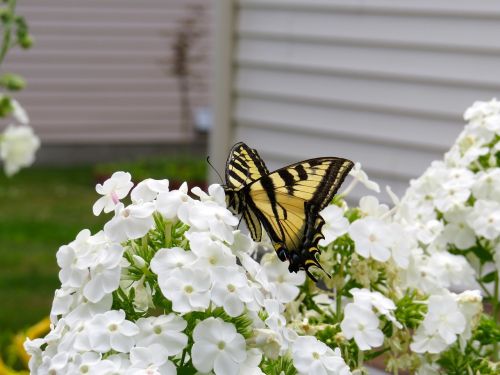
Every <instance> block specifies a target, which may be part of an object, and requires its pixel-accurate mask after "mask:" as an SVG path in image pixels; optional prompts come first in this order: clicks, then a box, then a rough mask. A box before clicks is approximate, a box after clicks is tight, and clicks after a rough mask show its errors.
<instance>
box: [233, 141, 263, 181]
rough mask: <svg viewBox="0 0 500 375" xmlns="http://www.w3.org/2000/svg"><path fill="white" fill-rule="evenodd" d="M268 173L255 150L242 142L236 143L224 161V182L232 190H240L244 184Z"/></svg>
mask: <svg viewBox="0 0 500 375" xmlns="http://www.w3.org/2000/svg"><path fill="white" fill-rule="evenodd" d="M267 174H269V171H268V170H267V167H266V165H265V164H264V161H263V160H262V159H261V157H260V156H259V153H258V152H257V150H255V149H253V148H250V147H248V146H247V145H246V144H244V143H243V142H239V143H236V144H235V145H234V146H233V148H232V149H231V151H230V152H229V156H228V158H227V162H226V184H227V186H228V187H229V188H230V189H232V190H240V189H241V188H243V187H245V186H246V185H248V184H250V183H252V182H254V181H256V180H258V179H259V178H261V177H262V176H265V175H267Z"/></svg>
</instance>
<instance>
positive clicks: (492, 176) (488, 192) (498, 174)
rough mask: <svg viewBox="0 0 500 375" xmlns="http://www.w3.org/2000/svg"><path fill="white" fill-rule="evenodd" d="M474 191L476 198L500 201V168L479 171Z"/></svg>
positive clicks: (473, 187)
mask: <svg viewBox="0 0 500 375" xmlns="http://www.w3.org/2000/svg"><path fill="white" fill-rule="evenodd" d="M472 193H473V194H474V197H475V198H476V199H484V200H493V201H497V202H498V201H500V168H494V169H490V170H488V171H481V172H479V173H478V174H477V175H476V180H475V182H474V185H473V186H472Z"/></svg>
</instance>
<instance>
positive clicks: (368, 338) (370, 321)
mask: <svg viewBox="0 0 500 375" xmlns="http://www.w3.org/2000/svg"><path fill="white" fill-rule="evenodd" d="M378 325H379V320H378V318H377V316H376V315H375V313H374V312H373V311H372V310H371V309H370V308H369V307H366V306H365V305H364V304H359V303H349V304H348V305H347V306H346V307H345V309H344V319H343V320H342V322H341V323H340V329H341V330H342V333H343V334H344V336H345V337H346V338H347V339H349V340H350V339H352V338H354V341H356V344H357V345H358V347H359V348H360V349H361V350H369V349H371V348H374V347H377V346H380V345H382V343H383V342H384V334H383V333H382V331H381V330H380V329H379V328H378Z"/></svg>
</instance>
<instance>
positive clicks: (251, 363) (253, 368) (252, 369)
mask: <svg viewBox="0 0 500 375" xmlns="http://www.w3.org/2000/svg"><path fill="white" fill-rule="evenodd" d="M261 361H262V353H261V352H260V350H258V349H256V348H253V349H250V350H249V351H247V359H246V360H245V362H243V363H242V364H241V365H240V372H239V374H238V375H265V374H264V373H263V372H262V370H261V369H260V368H259V364H260V362H261Z"/></svg>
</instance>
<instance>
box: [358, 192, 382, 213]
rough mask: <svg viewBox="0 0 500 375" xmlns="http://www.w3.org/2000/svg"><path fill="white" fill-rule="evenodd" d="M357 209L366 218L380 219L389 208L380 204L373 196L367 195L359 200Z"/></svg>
mask: <svg viewBox="0 0 500 375" xmlns="http://www.w3.org/2000/svg"><path fill="white" fill-rule="evenodd" d="M359 209H360V210H361V211H362V212H363V213H364V214H365V215H366V216H373V217H381V216H383V215H384V214H385V213H387V211H389V207H388V206H387V205H386V204H380V203H379V201H378V199H377V198H376V197H374V196H373V195H367V196H364V197H362V198H361V199H360V200H359Z"/></svg>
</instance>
